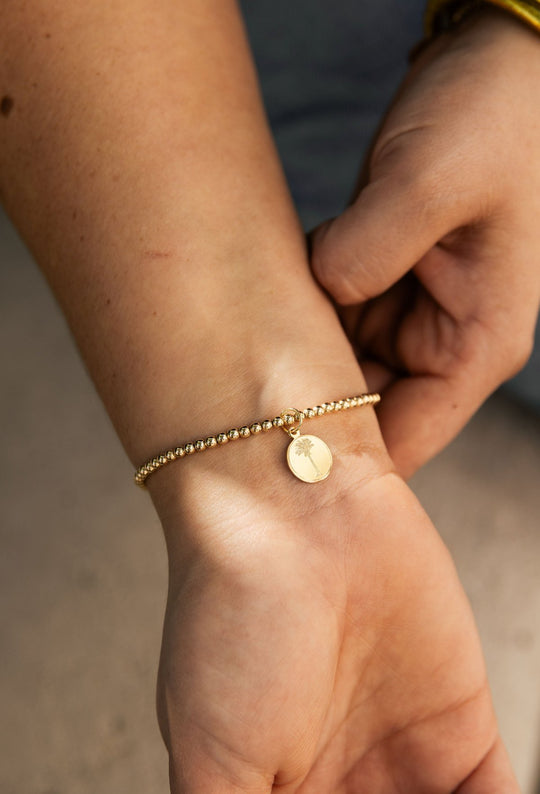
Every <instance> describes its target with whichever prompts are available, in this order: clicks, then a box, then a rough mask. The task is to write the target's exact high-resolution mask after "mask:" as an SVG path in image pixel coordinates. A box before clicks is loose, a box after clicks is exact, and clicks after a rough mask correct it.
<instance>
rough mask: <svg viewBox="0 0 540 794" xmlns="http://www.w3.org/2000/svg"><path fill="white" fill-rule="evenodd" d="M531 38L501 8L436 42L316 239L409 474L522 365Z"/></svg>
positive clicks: (532, 301) (316, 258) (529, 216)
mask: <svg viewBox="0 0 540 794" xmlns="http://www.w3.org/2000/svg"><path fill="white" fill-rule="evenodd" d="M539 81H540V44H539V39H538V34H537V33H536V32H534V31H532V30H530V29H529V28H528V27H526V26H525V25H523V24H521V23H520V22H518V21H517V20H515V19H514V18H513V17H512V16H510V15H509V14H506V13H504V12H499V11H497V10H492V11H484V12H482V13H481V14H478V15H476V16H475V17H473V18H471V19H469V20H468V21H467V22H466V23H464V24H463V25H462V26H460V27H459V28H458V29H457V30H455V31H453V32H451V33H448V34H447V35H445V36H441V37H440V38H439V39H437V40H436V41H435V42H434V43H433V44H432V45H431V46H430V47H429V48H428V49H427V50H426V51H424V52H423V53H422V54H421V56H420V57H419V58H418V59H417V61H416V62H415V63H414V65H413V68H412V69H411V72H410V74H409V75H408V77H407V79H406V81H405V84H404V85H403V86H402V88H401V90H400V92H399V94H398V96H397V97H396V100H395V102H394V103H393V105H392V107H391V108H390V110H389V112H388V115H387V117H386V119H385V121H384V123H383V124H382V127H381V129H380V132H379V134H378V136H377V139H376V140H375V142H374V144H373V147H372V150H371V154H370V157H369V160H368V162H367V164H366V167H365V170H364V172H363V174H362V175H361V177H360V180H359V187H360V190H359V192H358V193H357V195H356V197H355V198H354V200H353V202H352V203H351V205H350V206H349V207H348V208H347V210H346V211H345V212H344V213H343V214H342V215H341V216H339V217H338V218H336V219H334V220H331V221H329V222H326V223H325V224H323V225H321V226H320V227H319V228H318V229H316V230H315V231H314V232H313V234H312V239H311V242H312V260H311V261H312V266H313V272H314V274H315V276H316V277H317V278H318V280H319V281H320V283H321V284H322V285H323V286H324V287H325V288H326V289H327V290H328V291H329V293H330V294H331V295H332V296H333V298H334V299H335V300H336V301H337V302H338V304H340V305H341V306H343V307H347V309H346V310H344V311H343V312H342V316H343V321H344V325H345V328H346V329H347V332H348V335H349V338H350V339H351V341H352V342H353V344H354V345H355V348H356V351H357V356H358V359H359V361H360V364H361V367H362V370H363V372H364V374H365V376H366V378H367V380H368V383H369V385H370V386H371V387H373V388H380V389H382V390H383V392H384V400H383V403H382V405H381V409H380V412H379V421H380V423H381V428H382V431H383V435H384V438H385V441H386V443H387V445H388V448H389V450H390V453H391V455H392V458H393V460H394V461H395V463H396V465H397V466H398V468H399V470H400V471H401V472H402V473H403V474H404V475H405V476H408V475H410V474H411V473H412V472H413V471H414V470H415V469H416V468H418V466H420V465H422V463H424V462H425V461H426V460H427V459H428V458H430V457H431V456H432V455H434V454H435V453H437V452H438V451H439V450H440V449H442V448H443V447H444V446H445V445H446V444H447V443H448V442H449V441H450V440H451V439H452V438H453V437H454V436H455V435H456V433H457V432H458V431H459V430H460V429H461V428H462V427H463V425H464V424H465V423H466V422H467V421H468V419H469V418H470V417H471V416H472V414H473V413H474V412H475V411H476V410H477V408H478V407H479V406H480V405H481V403H482V402H483V401H484V400H485V399H486V397H487V396H488V395H489V394H490V393H491V392H492V391H493V390H494V389H496V388H497V387H498V386H499V385H500V384H501V383H502V382H503V381H505V380H506V379H507V378H509V377H510V376H512V375H514V374H515V373H516V372H517V371H518V370H519V369H520V368H521V367H522V366H523V365H524V364H525V362H526V361H527V359H528V357H529V355H530V352H531V349H532V344H533V336H534V326H535V322H536V318H537V314H538V305H539V299H540V236H539V235H538V229H537V224H536V222H535V220H534V219H535V218H537V217H538V216H539V213H540V156H539V155H540V144H539V143H538V141H539V136H540V118H539V114H538V111H537V107H538V102H537V93H538V85H539Z"/></svg>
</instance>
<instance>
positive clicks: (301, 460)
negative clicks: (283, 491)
mask: <svg viewBox="0 0 540 794" xmlns="http://www.w3.org/2000/svg"><path fill="white" fill-rule="evenodd" d="M287 463H288V464H289V469H290V470H291V471H292V473H293V474H294V476H295V477H298V479H299V480H303V481H304V482H320V481H321V480H325V479H326V478H327V477H328V475H329V474H330V469H331V468H332V453H331V452H330V450H329V449H328V447H327V445H326V444H325V443H324V441H322V440H321V439H320V438H317V436H300V435H299V436H298V437H297V438H295V439H293V441H291V443H290V444H289V446H288V448H287Z"/></svg>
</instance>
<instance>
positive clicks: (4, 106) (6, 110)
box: [0, 95, 15, 118]
mask: <svg viewBox="0 0 540 794" xmlns="http://www.w3.org/2000/svg"><path fill="white" fill-rule="evenodd" d="M14 104H15V102H14V101H13V99H12V98H11V97H10V96H7V95H6V96H3V97H2V99H1V100H0V113H2V116H5V117H6V118H7V117H8V116H9V114H10V113H11V111H12V110H13V105H14Z"/></svg>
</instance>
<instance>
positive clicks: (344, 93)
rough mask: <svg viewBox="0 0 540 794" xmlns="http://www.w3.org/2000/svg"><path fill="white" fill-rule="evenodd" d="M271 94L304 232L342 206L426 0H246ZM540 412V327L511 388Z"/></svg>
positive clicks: (268, 101)
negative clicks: (535, 341) (531, 350)
mask: <svg viewBox="0 0 540 794" xmlns="http://www.w3.org/2000/svg"><path fill="white" fill-rule="evenodd" d="M240 5H241V9H242V12H243V15H244V19H245V22H246V27H247V31H248V35H249V38H250V42H251V46H252V50H253V53H254V57H255V62H256V65H257V69H258V73H259V79H260V83H261V88H262V93H263V98H264V102H265V106H266V110H267V114H268V118H269V121H270V126H271V128H272V131H273V134H274V138H275V140H276V144H277V147H278V150H279V154H280V156H281V160H282V162H283V166H284V169H285V173H286V176H287V179H288V182H289V186H290V189H291V192H292V196H293V199H294V201H295V203H296V207H297V209H298V212H299V215H300V218H301V220H302V223H303V225H304V228H305V229H306V230H308V229H311V228H313V226H315V225H317V224H318V223H320V222H321V221H322V220H325V219H326V218H329V217H332V216H334V215H337V214H339V213H340V212H341V211H342V209H343V208H344V207H345V206H346V204H347V202H348V199H349V196H350V195H351V192H352V190H353V188H354V185H355V182H356V178H357V174H358V170H359V168H360V165H361V163H362V161H363V159H364V157H365V154H366V151H367V149H368V147H369V144H370V141H371V139H372V137H373V135H374V133H375V131H376V129H377V126H378V124H379V123H380V120H381V117H382V115H383V113H384V111H385V109H386V108H387V107H388V104H389V102H390V100H391V98H392V96H393V94H394V92H395V91H396V89H397V87H398V85H399V83H400V81H401V79H402V77H403V75H404V74H405V72H406V70H407V58H408V53H409V51H410V49H411V48H412V47H413V46H414V44H415V43H416V42H418V41H419V40H420V39H421V37H422V15H423V11H424V5H425V0H370V1H369V2H367V0H332V2H328V0H241V2H240ZM507 388H508V389H510V390H511V391H512V392H513V393H514V394H516V395H518V396H519V397H521V398H522V399H523V400H525V401H526V402H528V403H529V404H530V405H532V406H533V407H535V408H537V409H538V410H540V331H537V344H536V350H535V353H534V354H533V358H532V359H531V362H530V363H529V365H528V366H527V367H526V369H525V370H524V371H523V372H522V373H521V374H520V375H519V376H518V377H517V378H514V380H513V381H512V382H511V383H510V384H509V385H508V386H507Z"/></svg>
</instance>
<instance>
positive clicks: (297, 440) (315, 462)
mask: <svg viewBox="0 0 540 794" xmlns="http://www.w3.org/2000/svg"><path fill="white" fill-rule="evenodd" d="M380 400H381V396H380V394H360V395H358V396H357V397H347V398H346V399H344V400H335V401H333V402H329V403H322V405H315V406H314V407H313V408H305V409H304V410H303V411H299V410H298V409H297V408H285V410H283V411H282V412H281V413H280V414H279V416H276V417H275V418H274V419H263V420H262V422H253V424H251V425H249V426H248V425H244V426H243V427H240V428H236V427H233V428H231V430H227V431H226V432H224V433H217V434H216V435H215V436H208V438H206V439H202V438H200V439H198V440H197V441H188V443H187V444H183V445H180V446H178V447H174V449H168V450H166V451H165V452H161V453H160V454H159V455H156V457H155V458H151V459H150V460H148V461H147V462H146V463H144V464H143V465H142V466H139V468H138V469H137V471H136V472H135V475H134V476H135V483H136V484H137V485H139V486H140V487H141V488H144V487H145V482H146V480H147V479H148V477H149V476H150V475H151V474H152V473H153V472H154V471H157V470H158V469H160V468H161V467H162V466H166V465H167V463H171V461H173V460H178V459H179V458H184V457H186V456H189V455H193V454H195V453H200V452H204V451H205V450H207V449H211V448H212V447H218V446H223V444H227V443H228V442H229V441H236V440H237V439H240V438H249V436H256V435H257V434H258V433H265V432H268V431H269V430H272V429H273V428H281V429H282V430H284V431H285V433H287V435H288V436H289V437H290V438H292V441H291V443H290V444H289V446H288V449H287V463H288V465H289V468H290V470H291V471H292V473H293V474H294V475H295V477H298V479H299V480H303V482H320V481H321V480H325V479H326V478H327V477H328V475H329V474H330V469H331V468H332V453H331V452H330V449H329V448H328V446H327V445H326V444H325V442H324V441H322V439H320V438H318V437H317V436H311V435H309V436H308V435H304V436H301V435H300V427H301V426H302V422H303V421H304V419H313V418H314V417H316V416H322V415H323V414H328V413H332V412H336V411H345V410H347V409H348V408H361V407H362V406H363V405H376V404H377V403H378V402H380Z"/></svg>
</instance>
